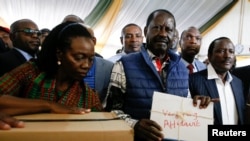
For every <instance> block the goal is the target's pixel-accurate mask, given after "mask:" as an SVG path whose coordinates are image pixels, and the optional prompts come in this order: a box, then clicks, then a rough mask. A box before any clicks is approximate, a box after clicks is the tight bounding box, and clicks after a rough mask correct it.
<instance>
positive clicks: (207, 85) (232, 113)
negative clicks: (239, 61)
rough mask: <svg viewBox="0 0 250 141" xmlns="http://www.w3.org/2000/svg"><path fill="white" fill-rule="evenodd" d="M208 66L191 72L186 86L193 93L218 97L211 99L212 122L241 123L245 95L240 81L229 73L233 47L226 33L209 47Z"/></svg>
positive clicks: (219, 123) (233, 56) (221, 123)
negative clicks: (214, 100)
mask: <svg viewBox="0 0 250 141" xmlns="http://www.w3.org/2000/svg"><path fill="white" fill-rule="evenodd" d="M208 59H209V62H210V63H209V64H208V66H207V69H205V70H203V71H200V72H197V73H193V74H191V75H190V78H189V89H190V92H191V95H192V97H194V96H195V95H205V96H210V97H211V98H212V99H215V98H219V102H215V103H214V124H218V125H224V124H243V123H244V109H245V99H244V94H243V84H242V81H241V80H240V79H238V78H237V77H235V76H234V75H232V74H231V73H230V71H229V70H230V69H231V68H232V66H233V64H234V60H235V47H234V44H233V43H232V41H231V40H230V39H229V38H226V37H220V38H217V39H215V40H214V41H213V42H212V43H211V44H210V45H209V49H208Z"/></svg>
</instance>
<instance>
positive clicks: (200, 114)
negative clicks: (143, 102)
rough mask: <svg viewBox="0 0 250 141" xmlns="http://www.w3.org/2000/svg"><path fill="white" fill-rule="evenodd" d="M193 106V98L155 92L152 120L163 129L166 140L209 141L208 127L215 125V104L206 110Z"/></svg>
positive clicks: (211, 104)
mask: <svg viewBox="0 0 250 141" xmlns="http://www.w3.org/2000/svg"><path fill="white" fill-rule="evenodd" d="M199 102H200V101H198V106H196V107H194V106H193V100H192V99H191V98H184V97H180V96H175V95H171V94H167V93H160V92H154V95H153V103H152V109H151V116H150V119H151V120H154V121H156V122H157V123H158V124H159V125H160V126H161V127H162V129H163V134H164V137H165V138H169V139H177V140H185V141H207V139H208V135H207V134H208V133H207V132H208V131H207V130H208V125H212V124H213V103H212V102H211V103H210V104H209V105H208V107H207V108H206V109H199Z"/></svg>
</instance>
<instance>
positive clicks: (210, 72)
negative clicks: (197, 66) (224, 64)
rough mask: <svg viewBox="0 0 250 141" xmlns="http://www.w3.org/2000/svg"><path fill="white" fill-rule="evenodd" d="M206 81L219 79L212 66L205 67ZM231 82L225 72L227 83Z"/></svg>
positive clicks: (230, 78)
mask: <svg viewBox="0 0 250 141" xmlns="http://www.w3.org/2000/svg"><path fill="white" fill-rule="evenodd" d="M207 74H208V75H207V79H220V78H219V76H218V75H217V73H216V72H215V70H214V68H213V66H212V65H211V64H210V63H209V64H208V65H207ZM232 80H233V78H232V76H231V74H230V72H229V71H227V80H226V81H227V82H231V81H232Z"/></svg>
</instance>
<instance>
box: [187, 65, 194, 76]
mask: <svg viewBox="0 0 250 141" xmlns="http://www.w3.org/2000/svg"><path fill="white" fill-rule="evenodd" d="M187 68H188V70H189V74H191V73H193V72H194V66H193V64H189V65H188V66H187Z"/></svg>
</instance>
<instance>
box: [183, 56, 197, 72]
mask: <svg viewBox="0 0 250 141" xmlns="http://www.w3.org/2000/svg"><path fill="white" fill-rule="evenodd" d="M181 61H182V62H183V63H184V65H185V66H186V67H188V65H189V63H188V62H187V61H186V60H184V59H183V58H182V57H181ZM192 65H193V67H194V68H193V72H197V68H196V66H195V63H194V61H193V62H192Z"/></svg>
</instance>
